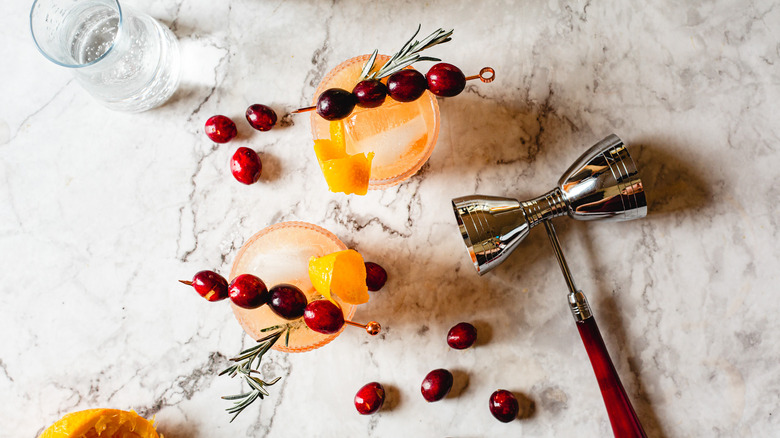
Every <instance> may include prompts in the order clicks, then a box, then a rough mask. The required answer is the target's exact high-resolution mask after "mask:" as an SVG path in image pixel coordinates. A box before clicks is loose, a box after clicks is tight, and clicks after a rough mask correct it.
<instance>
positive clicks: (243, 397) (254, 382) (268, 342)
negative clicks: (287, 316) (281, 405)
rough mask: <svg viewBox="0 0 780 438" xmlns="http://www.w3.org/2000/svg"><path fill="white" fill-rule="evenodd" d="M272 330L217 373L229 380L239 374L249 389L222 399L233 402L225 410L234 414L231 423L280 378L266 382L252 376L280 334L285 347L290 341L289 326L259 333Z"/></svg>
mask: <svg viewBox="0 0 780 438" xmlns="http://www.w3.org/2000/svg"><path fill="white" fill-rule="evenodd" d="M272 330H275V331H274V332H273V333H271V334H270V335H268V336H266V337H264V338H261V339H258V340H257V345H255V346H253V347H250V348H247V349H246V350H244V351H242V352H240V353H238V356H236V357H234V358H231V359H230V360H231V361H233V362H236V363H235V364H233V365H231V366H229V367H227V368H225V369H224V370H222V372H220V373H219V375H220V376H221V375H224V374H227V375H229V376H230V377H231V378H232V377H235V376H236V375H239V374H240V375H241V377H243V378H244V381H245V382H246V383H247V385H249V387H250V388H251V390H250V391H249V392H245V393H243V394H236V395H226V396H224V397H222V398H223V399H225V400H233V401H234V404H233V406H231V407H229V408H227V409H226V410H227V412H228V413H229V414H235V415H233V418H231V419H230V422H231V423H232V422H233V420H235V419H236V417H238V414H240V413H241V412H242V411H243V410H244V409H245V408H246V407H247V406H249V405H251V404H252V403H253V402H254V401H255V400H257V399H258V398H259V399H261V400H262V399H263V397H265V396H267V395H268V391H267V390H266V389H265V388H266V387H267V386H271V385H273V384H274V383H276V382H278V381H279V379H281V377H276V378H275V379H273V380H271V381H269V382H266V381H265V380H263V379H261V378H260V377H256V376H254V375H252V374H253V373H254V374H260V371H259V368H260V362H261V361H262V360H263V355H265V353H267V352H268V350H270V349H271V347H273V346H274V344H275V343H276V341H278V340H279V338H281V337H282V334H285V339H284V343H285V345H287V344H288V343H289V341H290V324H285V325H275V326H273V327H266V328H264V329H262V330H261V331H262V332H268V331H272ZM253 364H255V366H254V367H253V366H252V365H253Z"/></svg>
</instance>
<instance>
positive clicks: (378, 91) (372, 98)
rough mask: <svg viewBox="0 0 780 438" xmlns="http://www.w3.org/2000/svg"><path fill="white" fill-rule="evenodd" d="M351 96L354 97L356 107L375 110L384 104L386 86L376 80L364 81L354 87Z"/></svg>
mask: <svg viewBox="0 0 780 438" xmlns="http://www.w3.org/2000/svg"><path fill="white" fill-rule="evenodd" d="M352 94H354V95H355V99H356V100H357V106H359V107H363V108H376V107H378V106H380V105H382V103H384V101H385V97H387V86H386V85H385V84H383V83H381V82H379V81H377V80H376V79H366V80H364V81H360V82H358V83H357V85H355V88H353V89H352Z"/></svg>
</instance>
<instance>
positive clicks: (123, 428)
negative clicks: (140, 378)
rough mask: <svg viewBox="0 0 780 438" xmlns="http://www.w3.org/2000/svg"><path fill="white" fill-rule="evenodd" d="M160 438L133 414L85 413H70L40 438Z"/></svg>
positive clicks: (140, 418) (142, 420) (111, 412)
mask: <svg viewBox="0 0 780 438" xmlns="http://www.w3.org/2000/svg"><path fill="white" fill-rule="evenodd" d="M98 437H106V438H109V437H111V438H113V437H117V438H162V435H158V434H157V431H155V430H154V425H153V424H152V422H151V421H148V420H146V419H144V418H143V417H140V416H139V415H138V414H136V413H135V412H133V411H121V410H119V409H88V410H86V411H79V412H72V413H70V414H67V415H65V416H64V417H62V418H61V419H59V420H58V421H57V422H56V423H54V424H52V425H51V426H49V428H48V429H46V430H45V431H43V434H42V435H41V436H40V438H98Z"/></svg>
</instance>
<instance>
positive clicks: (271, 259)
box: [230, 222, 355, 353]
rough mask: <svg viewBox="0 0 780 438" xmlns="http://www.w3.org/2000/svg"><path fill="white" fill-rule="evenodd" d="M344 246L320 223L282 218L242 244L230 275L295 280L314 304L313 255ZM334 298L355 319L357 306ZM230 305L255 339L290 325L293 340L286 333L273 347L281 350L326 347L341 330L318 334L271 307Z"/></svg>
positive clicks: (317, 296) (270, 283)
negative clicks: (311, 263) (289, 319)
mask: <svg viewBox="0 0 780 438" xmlns="http://www.w3.org/2000/svg"><path fill="white" fill-rule="evenodd" d="M345 249H347V246H346V245H345V244H344V243H343V242H341V241H340V240H339V239H338V237H336V236H335V235H333V233H331V232H330V231H328V230H326V229H324V228H322V227H319V226H317V225H313V224H310V223H306V222H282V223H279V224H276V225H272V226H270V227H268V228H265V229H263V230H261V231H260V232H258V233H257V234H255V235H254V236H252V237H251V238H250V239H249V240H248V241H247V242H246V243H245V244H244V246H242V247H241V249H240V250H239V251H238V255H236V258H235V260H234V261H233V268H232V269H231V270H230V279H231V280H232V279H233V278H235V277H237V276H238V275H241V274H252V275H256V276H257V277H260V278H261V279H262V280H263V282H265V284H266V285H267V286H268V287H269V288H271V287H273V286H275V285H277V284H280V283H288V284H293V285H295V286H297V287H298V288H299V289H301V291H303V293H304V294H305V295H306V298H307V300H308V301H309V302H311V301H312V300H315V299H321V298H322V296H321V295H320V294H318V293H317V291H315V289H314V286H313V285H312V283H311V280H309V258H310V257H312V256H315V257H321V256H324V255H327V254H330V253H333V252H336V251H342V250H345ZM335 299H336V301H337V302H338V303H339V305H340V306H341V309H342V310H343V311H344V318H345V319H348V320H349V319H352V317H353V316H354V314H355V306H353V305H351V304H347V303H344V302H342V301H340V300H339V299H338V297H335ZM231 306H232V308H233V313H234V314H235V316H236V319H237V320H238V323H239V324H240V325H241V327H242V328H243V329H244V331H245V332H246V333H247V334H248V335H249V336H252V337H253V338H254V339H260V338H262V337H263V336H265V335H267V334H268V333H264V332H262V330H263V329H264V328H267V327H272V326H275V325H284V324H288V323H289V324H291V329H290V338H289V344H287V345H285V342H284V337H282V338H280V340H279V341H277V342H276V344H275V345H274V347H273V348H274V349H275V350H279V351H284V352H291V353H300V352H304V351H310V350H313V349H316V348H319V347H322V346H323V345H325V344H327V343H328V342H330V341H332V340H333V339H335V338H336V336H338V335H339V334H340V333H341V331H339V332H338V333H334V334H331V335H325V334H321V333H317V332H315V331H312V330H310V329H309V328H308V327H307V326H306V324H305V323H304V322H303V318H300V319H297V320H295V321H288V320H286V319H284V318H281V317H280V316H278V315H276V314H275V313H274V312H273V311H272V310H271V309H270V308H269V307H268V306H261V307H259V308H257V309H251V310H249V309H243V308H241V307H238V306H236V305H233V304H232V303H231ZM342 330H343V327H342Z"/></svg>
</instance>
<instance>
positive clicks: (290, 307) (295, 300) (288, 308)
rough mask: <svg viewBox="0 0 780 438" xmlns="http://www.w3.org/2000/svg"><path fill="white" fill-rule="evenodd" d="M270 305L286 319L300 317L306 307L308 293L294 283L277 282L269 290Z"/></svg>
mask: <svg viewBox="0 0 780 438" xmlns="http://www.w3.org/2000/svg"><path fill="white" fill-rule="evenodd" d="M268 293H269V295H270V296H271V298H270V299H269V301H268V306H270V307H271V310H273V311H274V313H276V314H277V315H279V316H281V317H282V318H284V319H290V320H293V319H298V318H300V317H301V316H303V311H304V310H305V309H306V295H304V294H303V292H301V290H300V289H298V287H296V286H295V285H292V284H285V283H282V284H277V285H276V286H274V287H272V288H271V289H270V290H269V291H268Z"/></svg>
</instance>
